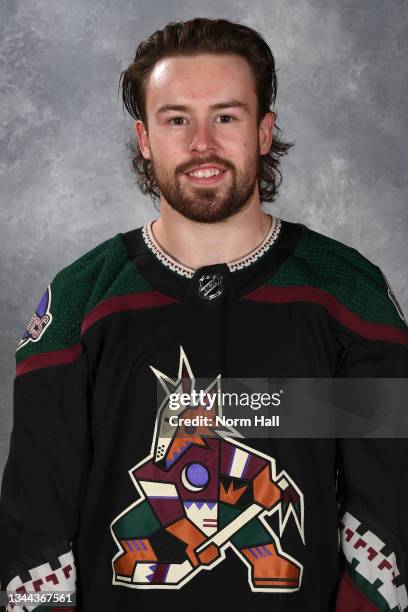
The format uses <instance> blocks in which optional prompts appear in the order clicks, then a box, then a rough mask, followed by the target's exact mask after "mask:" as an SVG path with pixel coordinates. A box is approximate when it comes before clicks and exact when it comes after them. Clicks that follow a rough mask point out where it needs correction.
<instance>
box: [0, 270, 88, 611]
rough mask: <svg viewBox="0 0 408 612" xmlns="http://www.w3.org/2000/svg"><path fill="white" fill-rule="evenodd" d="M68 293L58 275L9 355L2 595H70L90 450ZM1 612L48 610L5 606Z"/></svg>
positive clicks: (0, 501) (0, 520) (84, 378)
mask: <svg viewBox="0 0 408 612" xmlns="http://www.w3.org/2000/svg"><path fill="white" fill-rule="evenodd" d="M68 295H69V292H68V294H67V292H66V287H65V282H64V281H63V279H62V278H60V277H58V276H57V277H56V279H54V281H53V282H52V283H51V284H50V285H49V286H48V287H47V289H46V291H45V292H44V294H43V296H42V298H41V300H40V302H39V304H38V306H37V308H36V310H35V312H34V314H33V316H32V317H31V319H30V321H29V323H28V325H27V328H26V330H25V331H24V334H23V336H22V338H21V340H20V342H19V344H18V348H17V351H16V376H15V378H14V388H13V427H12V432H11V437H10V447H9V454H8V459H7V462H6V466H5V470H4V474H3V479H2V486H1V494H0V533H1V547H0V580H1V589H2V590H3V591H7V592H8V593H10V592H15V593H18V594H24V593H27V592H37V593H38V594H39V593H41V592H44V591H47V592H51V591H69V592H75V590H76V579H77V574H76V565H75V559H76V553H75V546H76V539H77V535H78V527H79V521H80V515H81V502H82V500H83V499H84V494H85V490H86V485H87V478H88V472H89V467H90V461H91V455H92V444H91V433H90V425H89V422H90V421H89V384H88V368H87V358H86V353H85V351H84V350H83V346H82V344H81V341H80V340H79V336H78V334H79V324H78V323H79V320H78V319H77V318H76V316H74V314H75V308H76V306H75V305H74V306H73V305H72V304H71V303H70V301H69V297H68ZM23 605H24V606H25V607H23ZM5 609H6V610H7V612H9V611H11V610H13V612H20V611H22V610H38V611H39V610H41V611H42V610H48V611H50V610H52V609H53V608H52V607H47V608H44V607H43V606H41V604H36V605H33V604H29V603H26V604H23V603H21V604H20V605H18V604H16V605H15V606H14V605H13V604H11V603H9V604H8V605H7V607H6V608H5ZM55 609H56V610H57V609H58V610H61V609H66V610H74V609H76V608H74V607H73V606H72V604H70V603H67V604H66V608H55Z"/></svg>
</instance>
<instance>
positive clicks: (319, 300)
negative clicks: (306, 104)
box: [0, 19, 408, 612]
mask: <svg viewBox="0 0 408 612" xmlns="http://www.w3.org/2000/svg"><path fill="white" fill-rule="evenodd" d="M275 95H276V74H275V68H274V62H273V56H272V54H271V52H270V49H269V47H268V46H267V44H266V43H265V41H264V40H263V39H262V38H261V37H260V36H259V34H258V33H256V32H255V31H254V30H252V29H250V28H247V27H245V26H242V25H238V24H234V23H231V22H228V21H225V20H207V19H195V20H192V21H190V22H186V23H175V24H169V25H167V26H166V27H165V28H164V29H163V30H161V31H158V32H155V33H154V34H153V35H152V36H151V37H150V38H149V39H148V40H147V41H144V42H143V43H142V44H141V45H139V48H138V50H137V53H136V57H135V60H134V62H133V63H132V64H131V65H130V66H129V68H128V69H127V70H126V71H125V73H124V80H123V98H124V102H125V105H126V107H127V109H128V110H129V112H130V113H131V114H132V116H134V117H135V119H136V123H135V132H136V136H137V141H138V150H137V151H136V154H135V157H134V160H133V166H134V168H135V170H136V173H137V180H138V185H139V187H140V188H141V189H142V191H143V193H148V194H150V195H152V196H153V197H159V198H160V217H159V219H157V220H156V221H154V222H152V223H149V224H147V225H146V226H144V227H143V228H137V229H134V230H131V231H129V232H126V233H123V234H122V233H120V234H117V235H116V236H114V237H113V238H109V239H107V240H106V241H104V242H103V243H101V244H99V245H98V246H96V247H95V248H93V249H92V250H91V251H89V252H88V253H86V254H85V255H83V256H82V257H81V258H79V259H78V260H77V261H75V262H74V263H72V264H71V265H70V266H67V267H66V268H64V269H63V270H62V271H61V272H59V273H58V274H57V275H56V277H55V278H54V279H53V280H52V282H51V283H50V285H49V286H48V287H47V290H46V291H45V293H44V295H43V297H42V299H41V301H40V303H39V305H38V307H37V309H36V312H35V313H34V315H33V317H32V318H31V320H30V322H29V324H28V326H27V329H26V331H25V333H24V335H23V337H22V339H21V341H20V344H19V347H18V349H17V354H16V355H17V357H16V358H17V373H16V379H15V388H14V398H15V399H14V402H15V412H14V427H13V432H12V436H11V444H10V455H9V459H8V462H7V465H6V469H5V473H4V478H3V484H2V491H1V515H0V516H1V519H0V520H1V528H2V549H1V555H0V561H1V563H0V568H1V580H2V587H3V589H7V591H8V592H9V594H12V593H17V594H24V592H25V591H27V592H31V591H35V592H37V593H40V592H42V591H44V592H51V594H52V592H53V591H65V592H70V591H75V590H76V593H77V609H78V610H82V611H84V612H91V611H92V612H93V611H95V610H109V611H113V610H133V609H135V610H136V609H143V610H155V611H159V610H177V611H179V610H191V609H194V610H208V609H209V608H210V607H211V608H212V609H222V608H223V607H226V606H228V607H235V608H237V607H239V608H240V609H251V608H254V609H257V610H272V609H273V610H275V611H276V612H280V611H289V610H290V611H295V610H299V611H300V610H302V612H305V611H310V612H328V611H331V610H336V611H337V612H345V611H351V610H360V611H362V612H363V611H364V612H369V611H372V610H405V609H407V607H408V601H407V593H406V586H405V581H406V577H407V576H406V561H407V560H406V551H407V550H408V529H407V526H406V524H405V521H404V517H405V516H406V515H407V508H408V499H407V495H408V494H407V487H406V480H405V474H406V469H407V466H408V456H407V455H408V453H407V444H406V441H405V440H404V439H397V440H387V439H384V440H376V439H371V440H368V439H365V440H363V439H358V438H355V439H348V440H346V439H337V440H336V439H334V438H333V439H330V438H324V437H322V438H318V437H316V438H305V439H301V438H293V437H285V438H279V436H277V437H272V435H271V431H272V425H271V426H270V428H269V432H270V435H268V433H267V432H268V430H266V433H265V434H264V435H263V436H251V435H250V436H246V437H245V436H242V433H241V432H240V431H239V430H238V429H237V428H236V427H235V422H234V423H232V422H230V421H228V422H223V421H222V419H221V417H222V406H221V403H220V401H219V395H217V393H219V392H220V391H221V390H222V389H223V385H224V383H225V379H226V378H227V377H228V378H230V379H232V378H233V379H235V380H236V379H239V380H242V379H271V378H279V379H284V378H331V377H347V378H349V377H396V378H403V377H406V376H407V373H408V348H407V346H408V329H407V325H406V322H405V320H404V317H403V315H402V312H401V311H400V309H399V307H398V305H397V303H396V300H395V297H394V296H393V294H392V292H391V290H390V288H389V286H388V283H387V281H386V280H385V278H384V276H383V275H382V273H381V271H380V269H379V268H378V267H377V266H376V265H374V264H373V263H371V262H370V261H368V260H367V259H366V258H365V257H364V256H363V255H361V254H360V253H359V252H358V251H357V250H355V249H353V248H351V247H348V246H346V245H344V244H341V243H340V242H337V241H335V240H333V239H331V238H328V237H326V236H323V235H321V234H319V233H317V232H314V231H312V230H311V229H309V228H307V227H306V226H305V225H302V224H298V223H290V222H288V221H285V220H283V219H279V218H277V217H275V216H271V215H267V214H265V213H264V212H263V211H262V209H261V201H273V200H274V198H275V197H276V195H277V189H278V186H279V181H278V177H279V174H280V171H279V157H280V156H281V155H283V154H284V153H286V152H287V151H288V149H289V146H290V145H289V144H288V143H285V142H283V141H282V140H280V139H279V134H278V128H277V127H276V125H275V117H276V115H275V113H274V112H273V111H271V110H270V107H271V104H272V103H273V101H274V99H275ZM198 379H207V380H208V381H209V382H208V384H207V385H204V386H200V384H199V382H198ZM194 394H197V396H196V397H198V399H197V401H196V402H193V401H187V402H186V403H183V401H182V397H183V395H186V396H187V398H192V397H193V395H194ZM220 423H221V424H220ZM338 510H339V511H340V514H338ZM339 536H340V549H339ZM22 605H23V604H22V603H20V604H19V603H17V604H16V605H15V607H13V605H12V604H9V607H8V608H7V609H8V610H12V609H13V610H22V609H35V610H37V611H38V610H43V609H45V608H43V607H42V606H41V603H34V604H26V608H23V607H22ZM30 605H31V606H33V607H30ZM35 606H37V607H35ZM66 606H67V608H66V609H73V608H72V607H70V606H69V603H67V604H66Z"/></svg>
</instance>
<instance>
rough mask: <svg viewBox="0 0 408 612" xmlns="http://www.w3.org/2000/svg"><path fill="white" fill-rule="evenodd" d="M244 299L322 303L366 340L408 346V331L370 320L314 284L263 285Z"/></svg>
mask: <svg viewBox="0 0 408 612" xmlns="http://www.w3.org/2000/svg"><path fill="white" fill-rule="evenodd" d="M244 299H246V300H251V301H255V302H273V303H275V304H284V303H288V302H314V303H317V304H321V305H322V306H324V307H325V308H326V309H327V311H328V312H329V314H330V315H331V316H332V317H333V318H334V319H336V320H337V321H339V323H341V324H342V325H344V326H346V327H348V328H349V329H350V330H351V331H353V332H355V333H356V334H359V335H360V336H363V337H364V338H367V339H369V340H389V341H390V342H399V343H401V344H404V345H407V346H408V332H406V331H404V330H403V329H401V328H399V327H398V326H396V325H388V324H385V323H371V322H370V321H366V320H365V319H362V318H361V317H360V316H359V315H357V314H355V313H354V312H353V311H352V310H350V308H347V307H346V306H344V305H343V304H342V303H341V302H339V300H337V299H336V298H335V297H334V296H332V295H331V294H330V293H328V292H327V291H325V290H324V289H319V288H317V287H308V286H307V285H298V286H296V287H272V286H268V285H263V286H262V287H259V288H258V289H255V291H252V292H251V293H248V294H247V295H246V296H244Z"/></svg>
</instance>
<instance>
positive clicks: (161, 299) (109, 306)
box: [81, 291, 180, 334]
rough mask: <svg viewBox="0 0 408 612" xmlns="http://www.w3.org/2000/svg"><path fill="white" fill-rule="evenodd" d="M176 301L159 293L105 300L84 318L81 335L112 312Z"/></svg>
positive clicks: (114, 297)
mask: <svg viewBox="0 0 408 612" xmlns="http://www.w3.org/2000/svg"><path fill="white" fill-rule="evenodd" d="M179 303H180V302H179V301H178V300H174V299H173V298H171V297H169V296H167V295H163V294H162V293H159V291H141V292H140V293H127V294H126V295H118V296H113V297H111V298H107V299H106V300H104V301H103V302H101V303H100V304H98V305H97V306H95V308H93V309H92V310H91V311H90V312H89V313H88V314H87V315H86V317H85V318H84V320H83V322H82V326H81V334H84V333H85V332H86V331H87V330H88V329H89V328H90V327H91V325H93V324H94V323H96V321H99V319H102V317H105V316H106V315H108V314H111V313H113V312H120V311H122V310H137V309H138V308H152V307H154V306H164V305H165V304H179Z"/></svg>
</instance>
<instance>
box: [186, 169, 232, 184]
mask: <svg viewBox="0 0 408 612" xmlns="http://www.w3.org/2000/svg"><path fill="white" fill-rule="evenodd" d="M226 173H227V170H223V169H222V168H216V167H214V166H211V167H207V168H196V169H195V170H190V172H186V173H185V176H186V177H187V179H188V181H190V182H191V183H193V184H196V185H214V184H216V183H220V182H221V181H222V180H223V178H224V175H225V174H226Z"/></svg>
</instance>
